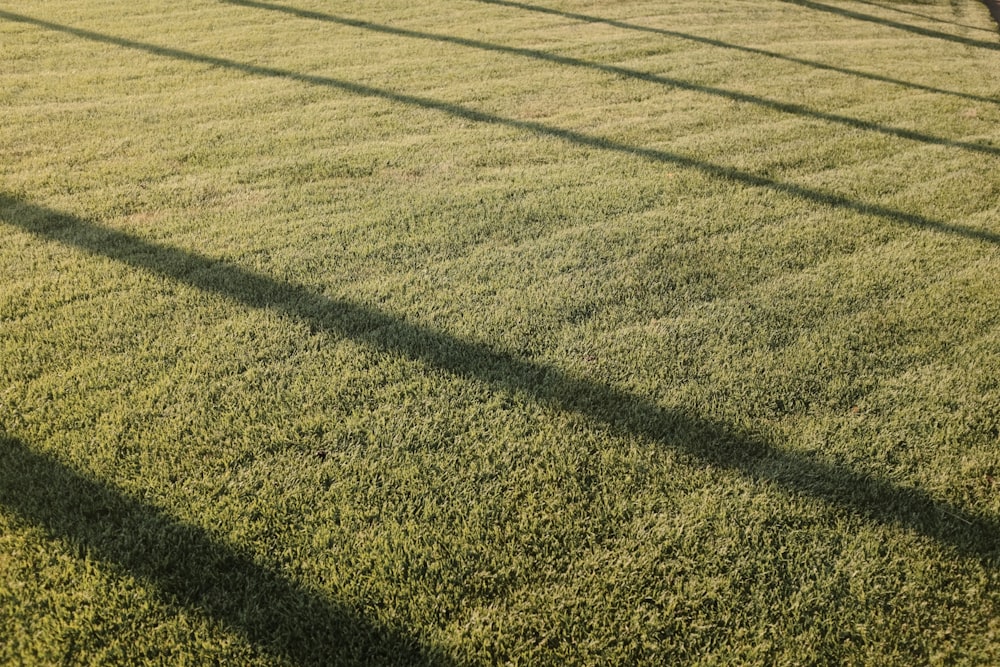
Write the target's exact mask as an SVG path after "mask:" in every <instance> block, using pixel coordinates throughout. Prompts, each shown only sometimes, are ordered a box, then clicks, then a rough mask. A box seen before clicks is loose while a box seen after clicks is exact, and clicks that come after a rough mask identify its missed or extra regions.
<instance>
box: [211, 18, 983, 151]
mask: <svg viewBox="0 0 1000 667" xmlns="http://www.w3.org/2000/svg"><path fill="white" fill-rule="evenodd" d="M222 2H225V3H227V4H231V5H239V6H242V7H250V8H256V9H265V10H268V11H276V12H281V13H285V14H290V15H292V16H296V17H298V18H305V19H312V20H316V21H323V22H326V23H335V24H338V25H342V26H348V27H352V28H358V29H362V30H368V31H371V32H377V33H381V34H386V35H393V36H396V37H404V38H410V39H421V40H427V41H432V42H439V43H443V44H453V45H456V46H462V47H466V48H471V49H478V50H481V51H491V52H495V53H504V54H507V55H513V56H519V57H524V58H531V59H533V60H540V61H543V62H548V63H554V64H557V65H563V66H567V67H576V68H584V69H591V70H594V71H597V72H603V73H605V74H611V75H614V76H619V77H622V78H626V79H634V80H637V81H643V82H646V83H652V84H656V85H661V86H666V87H668V88H676V89H678V90H687V91H691V92H696V93H701V94H704V95H710V96H712V97H719V98H722V99H724V100H728V101H730V102H740V103H744V104H752V105H754V106H758V107H761V108H763V109H770V110H771V111H777V112H779V113H786V114H791V115H793V116H801V117H804V118H813V119H816V120H821V121H824V122H827V123H832V124H834V125H843V126H846V127H850V128H853V129H856V130H863V131H866V132H875V133H878V134H884V135H887V136H891V137H897V138H900V139H907V140H909V141H916V142H920V143H924V144H929V145H934V146H948V147H950V148H959V149H962V150H966V151H971V152H973V153H983V154H986V155H992V156H995V157H996V156H1000V148H995V147H993V146H990V145H987V144H980V143H969V142H965V141H956V140H953V139H944V138H942V137H936V136H933V135H929V134H924V133H922V132H915V131H913V130H906V129H902V128H896V127H891V126H888V125H882V124H880V123H873V122H870V121H865V120H860V119H857V118H852V117H850V116H842V115H840V114H833V113H827V112H825V111H818V110H816V109H811V108H809V107H807V106H805V105H802V104H792V103H790V102H780V101H778V100H772V99H768V98H766V97H760V96H758V95H750V94H748V93H740V92H737V91H733V90H727V89H725V88H717V87H715V86H704V85H700V84H695V83H691V82H689V81H684V80H683V79H675V78H672V77H665V76H661V75H658V74H650V73H648V72H642V71H640V70H634V69H630V68H627V67H620V66H618V65H607V64H604V63H598V62H593V61H590V60H582V59H580V58H573V57H570V56H561V55H558V54H555V53H549V52H547V51H539V50H536V49H526V48H522V47H515V46H505V45H503V44H493V43H490V42H482V41H479V40H473V39H466V38H464V37H455V36H452V35H441V34H435V33H429V32H420V31H416V30H407V29H405V28H395V27H393V26H387V25H382V24H378V23H371V22H370V21H361V20H358V19H349V18H344V17H340V16H333V15H331V14H322V13H319V12H314V11H307V10H302V9H295V8H293V7H288V6H284V5H275V4H271V3H267V2H259V1H258V0H222Z"/></svg>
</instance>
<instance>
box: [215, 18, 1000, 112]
mask: <svg viewBox="0 0 1000 667" xmlns="http://www.w3.org/2000/svg"><path fill="white" fill-rule="evenodd" d="M224 1H227V2H231V1H234V0H224ZM235 1H236V2H240V4H242V2H241V0H235ZM474 1H475V2H480V3H483V4H487V5H497V6H499V7H510V8H511V9H519V10H522V11H527V12H535V13H537V14H548V15H551V16H560V17H562V18H566V19H570V20H572V21H579V22H581V23H600V24H602V25H607V26H611V27H613V28H620V29H622V30H631V31H634V32H645V33H650V34H654V35H662V36H664V37H671V38H674V39H682V40H686V41H689V42H694V43H696V44H704V45H706V46H714V47H717V48H720V49H728V50H731V51H739V52H741V53H749V54H752V55H757V56H763V57H765V58H773V59H775V60H782V61H784V62H789V63H794V64H796V65H804V66H806V67H812V68H813V69H818V70H822V71H827V72H837V73H839V74H847V75H849V76H853V77H857V78H859V79H868V80H869V81H878V82H879V83H889V84H892V85H894V86H901V87H903V88H910V89H911V90H922V91H924V92H927V93H935V94H938V95H949V96H953V97H960V98H963V99H967V100H975V101H977V102H986V103H987V104H998V103H1000V99H997V98H995V97H985V96H982V95H972V94H970V93H964V92H960V91H956V90H947V89H944V88H936V87H934V86H925V85H924V84H920V83H913V82H912V81H902V80H900V79H893V78H892V77H888V76H884V75H882V74H875V73H872V72H863V71H861V70H855V69H850V68H847V67H839V66H837V65H830V64H828V63H823V62H819V61H817V60H808V59H806V58H796V57H795V56H789V55H785V54H783V53H778V52H776V51H768V50H767V49H758V48H755V47H752V46H743V45H740V44H732V43H730V42H724V41H722V40H719V39H712V38H711V37H703V36H700V35H691V34H688V33H684V32H679V31H677V30H668V29H666V28H656V27H653V26H647V25H642V24H639V23H629V22H627V21H619V20H616V19H609V18H604V17H601V16H593V15H591V14H579V13H576V12H567V11H563V10H561V9H553V8H551V7H543V6H541V5H531V4H528V3H524V2H515V1H514V0H474ZM986 1H990V2H993V1H994V0H984V2H986Z"/></svg>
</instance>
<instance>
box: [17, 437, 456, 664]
mask: <svg viewBox="0 0 1000 667" xmlns="http://www.w3.org/2000/svg"><path fill="white" fill-rule="evenodd" d="M0 507H2V509H3V510H4V511H9V512H13V513H14V514H16V515H17V516H18V517H20V518H21V519H22V520H24V521H27V522H28V523H30V524H32V525H34V526H39V527H41V528H42V529H43V530H44V531H45V532H46V533H47V534H48V535H49V536H51V537H53V538H55V539H60V540H66V541H68V542H69V543H71V544H72V545H74V546H75V547H77V548H81V549H82V551H84V552H85V553H87V554H88V556H90V557H92V558H95V559H97V560H100V561H102V562H104V563H108V564H110V565H111V566H112V567H113V568H118V569H120V570H124V571H125V574H126V575H128V576H134V577H136V578H138V579H140V580H142V581H144V582H146V583H149V584H151V585H152V586H153V587H155V589H156V591H157V593H158V595H159V597H160V598H161V599H162V600H163V602H164V603H165V604H167V605H170V606H173V607H175V608H176V607H185V608H189V609H193V610H195V611H196V612H198V613H201V614H207V615H208V616H210V617H211V618H213V619H215V620H217V621H219V622H221V623H222V624H224V625H225V626H226V627H227V629H229V630H231V631H234V632H235V633H237V634H239V635H242V636H243V637H245V638H246V639H247V640H248V641H250V642H251V643H252V644H254V645H255V646H256V647H257V648H258V649H260V650H262V651H263V652H264V653H268V654H271V655H273V656H275V657H280V658H284V659H286V660H291V661H292V663H294V664H297V665H344V666H348V665H350V666H357V667H363V666H367V665H375V664H378V665H383V664H384V665H400V666H401V667H402V666H408V665H415V666H425V667H430V666H431V665H436V666H441V667H444V666H445V665H449V664H451V663H450V662H449V661H446V660H445V659H444V658H443V657H441V656H439V655H435V654H432V652H431V651H430V650H429V649H426V648H425V647H423V646H421V645H420V643H419V642H418V641H417V640H416V639H415V638H414V637H411V636H408V635H406V634H405V633H403V632H400V631H397V630H394V629H390V628H387V627H384V626H382V625H380V624H378V623H375V622H373V621H370V620H368V619H365V618H364V617H362V616H360V615H358V614H357V613H356V612H354V611H352V610H350V609H348V608H346V607H344V606H341V605H338V604H336V603H334V602H331V601H330V600H329V599H327V598H326V597H324V596H322V595H321V594H319V593H316V592H314V591H312V590H309V589H307V588H305V587H303V586H302V585H300V584H298V583H295V582H293V581H292V580H290V579H288V578H286V577H285V576H284V575H282V574H281V573H280V572H278V571H275V570H273V569H271V568H269V567H267V566H264V565H261V564H259V563H257V562H255V561H254V559H253V558H252V557H251V556H250V555H249V554H246V553H242V552H240V551H238V550H236V549H234V548H233V547H230V546H227V545H225V544H223V543H222V542H220V541H218V540H217V539H216V538H214V537H212V536H211V535H210V534H208V533H206V532H205V531H203V530H201V529H199V528H195V527H193V526H190V525H187V524H184V523H181V522H179V521H177V520H176V519H174V518H172V517H170V516H169V515H167V514H166V513H164V512H163V511H162V510H160V509H158V508H156V507H153V506H151V505H148V504H146V503H143V502H142V501H139V500H136V499H134V498H131V497H129V496H127V495H125V494H123V493H122V492H121V491H119V490H117V489H114V488H112V487H110V486H107V485H106V484H103V483H101V482H98V481H96V480H94V479H90V478H89V477H87V476H85V475H83V474H81V473H79V472H77V471H75V470H73V469H71V468H69V467H68V466H66V465H64V464H62V463H60V462H59V461H57V460H55V459H53V458H50V457H48V456H43V455H41V454H39V453H37V452H35V451H32V449H31V448H30V447H28V446H27V445H26V444H25V443H23V442H21V441H20V440H17V439H14V438H12V437H10V436H9V435H7V434H6V433H4V432H3V431H2V430H0Z"/></svg>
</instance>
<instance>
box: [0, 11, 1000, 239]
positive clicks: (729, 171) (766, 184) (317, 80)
mask: <svg viewBox="0 0 1000 667" xmlns="http://www.w3.org/2000/svg"><path fill="white" fill-rule="evenodd" d="M784 1H791V0H784ZM0 18H2V19H5V20H8V21H14V22H18V23H25V24H28V25H35V26H38V27H41V28H45V29H47V30H52V31H56V32H62V33H65V34H69V35H73V36H76V37H79V38H81V39H87V40H90V41H93V42H97V43H102V44H110V45H113V46H118V47H122V48H127V49H133V50H137V51H142V52H145V53H149V54H151V55H155V56H161V57H166V58H172V59H175V60H181V61H186V62H193V63H199V64H202V65H208V66H211V67H219V68H223V69H228V70H232V71H237V72H241V73H243V74H247V75H251V76H264V77H273V78H277V79H286V80H292V81H298V82H300V83H303V84H307V85H312V86H321V87H326V88H330V89H333V90H340V91H343V92H345V93H349V94H352V95H358V96H362V97H374V98H377V99H383V100H386V101H389V102H393V103H398V104H403V105H407V106H412V107H416V108H421V109H428V110H433V111H438V112H441V113H444V114H447V115H450V116H452V117H455V118H461V119H463V120H468V121H472V122H476V123H483V124H487V125H496V126H502V127H509V128H512V129H516V130H521V131H525V132H529V133H532V134H535V135H538V136H543V137H551V138H553V139H559V140H562V141H565V142H567V143H571V144H575V145H578V146H584V147H588V148H594V149H597V150H603V151H609V152H613V153H620V154H625V155H631V156H635V157H640V158H643V159H646V160H649V161H651V162H654V163H660V164H669V165H672V166H678V167H684V168H689V169H693V170H695V171H699V172H701V173H703V174H705V175H708V176H711V177H714V178H721V179H724V180H729V181H733V182H736V183H741V184H743V185H747V186H750V187H755V188H761V189H765V190H771V191H773V192H778V193H782V194H787V195H791V196H793V197H796V198H798V199H802V200H804V201H807V202H811V203H814V204H820V205H823V206H829V207H832V208H836V209H841V210H846V211H852V212H855V213H861V214H864V215H871V216H875V217H879V218H882V219H884V220H887V221H890V222H894V223H897V224H903V225H910V226H913V227H917V228H921V229H930V230H935V231H940V232H947V233H950V234H955V235H958V236H963V237H965V238H970V239H974V240H978V241H987V242H990V243H996V244H1000V234H996V233H994V232H991V231H987V230H981V229H975V228H971V227H965V226H961V225H953V224H948V223H944V222H940V221H937V220H932V219H930V218H927V217H925V216H921V215H917V214H913V213H906V212H903V211H899V210H896V209H892V208H889V207H886V206H881V205H879V204H869V203H865V202H860V201H856V200H854V199H851V198H849V197H845V196H843V195H838V194H836V193H832V192H824V191H822V190H814V189H811V188H807V187H804V186H801V185H796V184H794V183H784V182H781V181H776V180H774V179H771V178H767V177H765V176H759V175H756V174H753V173H750V172H745V171H741V170H739V169H734V168H732V167H725V166H722V165H717V164H713V163H710V162H705V161H703V160H698V159H696V158H692V157H689V156H685V155H680V154H677V153H671V152H669V151H663V150H658V149H655V148H643V147H638V146H631V145H629V144H624V143H621V142H616V141H612V140H609V139H604V138H601V137H594V136H590V135H587V134H583V133H581V132H576V131H574V130H567V129H563V128H560V127H555V126H551V125H546V124H544V123H538V122H534V121H527V120H518V119H514V118H506V117H503V116H497V115H495V114H490V113H486V112H483V111H477V110H475V109H470V108H467V107H463V106H459V105H456V104H449V103H447V102H441V101H439V100H434V99H431V98H426V97H420V96H417V95H408V94H405V93H397V92H393V91H390V90H384V89H381V88H375V87H372V86H366V85H363V84H359V83H353V82H350V81H343V80H340V79H334V78H331V77H325V76H319V75H313V74H302V73H298V72H293V71H289V70H282V69H277V68H273V67H263V66H257V65H251V64H248V63H242V62H238V61H235V60H229V59H227V58H219V57H215V56H206V55H201V54H196V53H190V52H187V51H182V50H179V49H173V48H169V47H164V46H156V45H153V44H146V43H143V42H135V41H131V40H127V39H123V38H120V37H114V36H110V35H103V34H101V33H96V32H92V31H89V30H83V29H81V28H73V27H69V26H64V25H60V24H57V23H51V22H49V21H43V20H41V19H36V18H32V17H29V16H23V15H20V14H14V13H11V12H7V11H3V10H0Z"/></svg>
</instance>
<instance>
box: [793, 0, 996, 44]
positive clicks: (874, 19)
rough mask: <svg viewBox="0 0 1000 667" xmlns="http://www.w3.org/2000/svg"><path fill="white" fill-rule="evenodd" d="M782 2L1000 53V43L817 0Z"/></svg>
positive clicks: (987, 4)
mask: <svg viewBox="0 0 1000 667" xmlns="http://www.w3.org/2000/svg"><path fill="white" fill-rule="evenodd" d="M780 2H785V3H788V4H790V5H799V6H800V7H807V8H809V9H814V10H816V11H818V12H826V13H828V14H836V15H837V16H843V17H846V18H849V19H855V20H857V21H865V22H867V23H875V24H877V25H882V26H886V27H887V28H894V29H896V30H902V31H904V32H910V33H913V34H914V35H920V36H921V37H930V38H932V39H941V40H944V41H946V42H954V43H956V44H963V45H965V46H972V47H975V48H979V49H988V50H990V51H1000V41H993V42H987V41H985V40H982V39H972V38H969V37H962V36H961V35H952V34H951V33H947V32H941V31H940V30H931V29H930V28H922V27H920V26H917V25H910V24H909V23H900V22H899V21H891V20H889V19H885V18H881V17H879V16H872V15H871V14H864V13H862V12H855V11H852V10H850V9H844V8H843V7H835V6H834V5H827V4H824V3H822V2H815V0H780ZM991 2H995V0H983V4H985V5H986V6H987V7H990V3H991ZM990 10H991V11H992V7H990Z"/></svg>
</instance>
